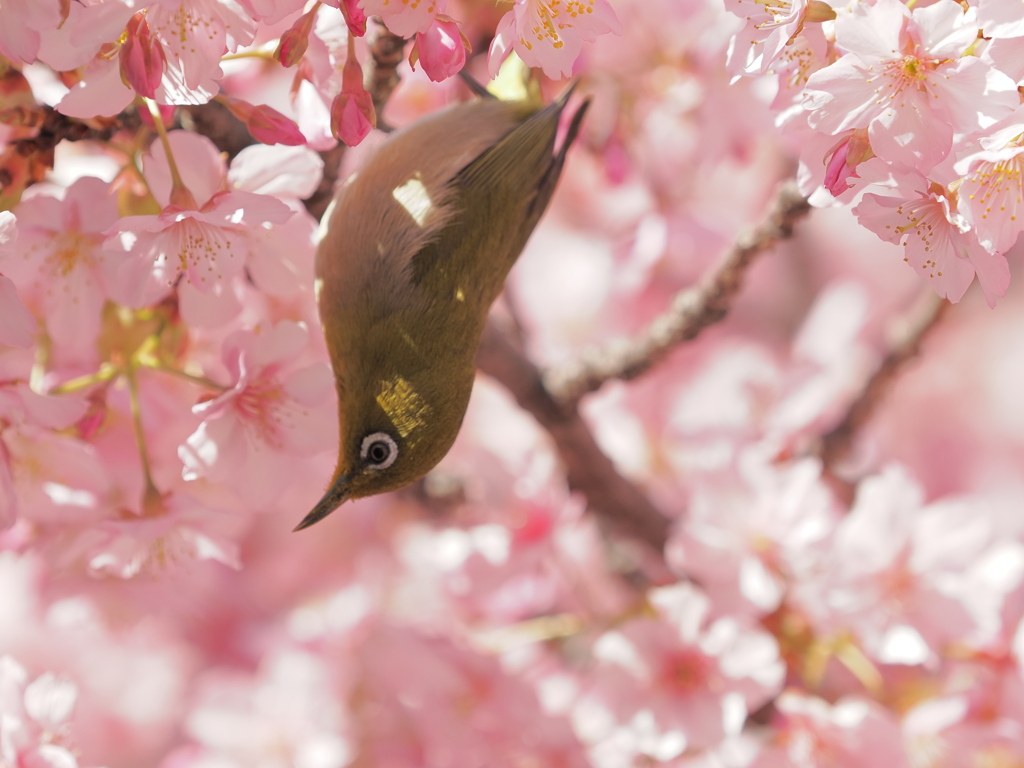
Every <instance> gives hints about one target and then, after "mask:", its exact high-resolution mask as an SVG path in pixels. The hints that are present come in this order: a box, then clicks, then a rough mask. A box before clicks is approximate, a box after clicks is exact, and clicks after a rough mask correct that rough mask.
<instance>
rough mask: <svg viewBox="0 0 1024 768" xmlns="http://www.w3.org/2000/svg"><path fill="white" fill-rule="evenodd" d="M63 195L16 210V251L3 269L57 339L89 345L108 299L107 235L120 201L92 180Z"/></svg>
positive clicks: (34, 199)
mask: <svg viewBox="0 0 1024 768" xmlns="http://www.w3.org/2000/svg"><path fill="white" fill-rule="evenodd" d="M61 192H62V197H61V198H57V197H50V196H43V195H36V196H33V197H31V198H29V199H26V200H24V201H23V202H22V203H21V205H19V206H18V207H17V209H16V213H17V216H18V224H19V227H18V230H19V236H18V242H17V249H16V250H12V251H9V252H8V254H7V256H6V257H4V258H2V259H0V265H3V267H4V269H5V272H6V273H7V275H8V276H9V277H11V278H12V279H13V280H15V282H17V283H18V284H19V285H20V286H21V288H22V295H23V296H24V297H25V298H27V299H29V301H30V303H31V304H32V305H33V306H35V307H36V308H37V314H38V315H39V316H40V317H41V318H42V319H43V320H44V323H45V326H46V329H47V331H48V333H49V334H50V335H51V336H52V337H53V338H54V340H55V341H57V342H58V343H61V344H66V345H68V346H71V347H76V346H77V347H87V346H88V345H90V344H92V343H93V341H94V340H95V338H96V334H97V333H98V332H99V328H100V311H101V308H102V306H103V302H104V301H105V300H106V299H107V298H109V297H110V289H109V288H108V286H107V280H106V277H105V274H104V268H103V267H104V263H103V262H104V255H103V250H102V245H103V241H104V235H103V233H104V232H105V230H106V229H107V228H108V227H110V226H111V225H113V223H114V222H115V221H117V202H116V200H115V199H114V196H113V195H112V194H111V193H110V185H109V184H108V183H107V182H105V181H103V180H102V179H98V178H96V177H94V176H85V177H83V178H81V179H79V180H78V181H76V182H75V183H74V184H72V185H71V186H70V187H68V188H67V190H61Z"/></svg>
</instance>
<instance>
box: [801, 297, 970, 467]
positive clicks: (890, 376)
mask: <svg viewBox="0 0 1024 768" xmlns="http://www.w3.org/2000/svg"><path fill="white" fill-rule="evenodd" d="M926 291H927V294H926V295H925V296H924V297H923V298H922V299H921V300H920V301H919V302H918V303H917V305H916V306H915V307H914V308H913V309H912V310H911V311H910V312H909V313H908V315H907V316H906V317H904V318H902V319H901V320H900V321H899V323H898V326H899V327H898V329H897V330H896V333H895V334H894V335H896V342H895V343H894V344H893V346H892V347H891V348H890V350H889V352H888V353H887V354H886V356H885V357H884V358H883V359H882V362H881V363H880V364H879V366H878V368H877V369H876V370H875V372H874V373H873V374H872V375H871V377H870V378H869V379H868V380H867V381H866V382H865V384H864V388H863V389H862V390H861V393H860V395H859V396H858V397H857V398H856V399H855V400H854V401H853V402H852V403H850V407H849V408H848V409H847V411H846V414H845V415H844V416H843V418H842V420H841V421H840V422H839V423H838V424H837V425H836V426H835V427H834V428H833V429H832V430H831V431H829V432H828V433H827V434H825V435H823V436H822V438H821V440H820V442H819V443H818V445H817V446H816V448H815V449H814V450H813V451H812V452H813V453H814V454H815V455H817V456H819V457H820V458H821V461H822V465H823V466H824V468H825V470H826V471H828V472H829V474H831V475H834V474H835V473H834V468H835V466H836V464H838V463H839V462H841V461H842V460H843V459H844V458H846V456H847V455H848V454H849V452H850V448H851V446H852V445H853V441H854V439H855V438H856V436H857V433H858V432H859V431H860V429H861V428H862V427H863V426H864V425H865V424H866V423H867V422H868V420H869V419H870V418H871V417H872V416H873V415H874V413H875V411H876V410H877V408H878V406H879V405H880V404H881V402H882V400H883V399H884V398H885V396H886V394H887V393H888V391H889V390H890V388H891V387H892V384H893V382H894V381H895V380H896V377H897V376H899V375H900V374H901V373H902V372H903V371H904V370H905V369H906V367H907V365H908V363H910V362H911V361H912V360H913V359H914V358H916V357H917V356H918V355H919V354H920V352H921V344H922V343H923V342H924V340H925V338H927V337H928V335H929V334H930V333H931V332H932V330H934V329H935V327H936V326H937V325H938V323H939V321H940V320H941V319H942V317H943V315H945V313H946V311H947V310H948V309H949V306H950V304H949V302H948V301H946V300H945V299H940V298H939V297H938V296H936V295H935V293H934V292H933V291H932V290H931V288H927V289H926Z"/></svg>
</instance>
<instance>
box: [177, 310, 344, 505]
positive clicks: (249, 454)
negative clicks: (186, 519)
mask: <svg viewBox="0 0 1024 768" xmlns="http://www.w3.org/2000/svg"><path fill="white" fill-rule="evenodd" d="M306 343H307V331H306V329H305V328H304V327H303V326H301V325H298V324H296V323H292V322H283V323H280V324H278V325H277V326H275V327H274V328H271V329H268V330H266V331H264V332H263V333H262V334H260V335H256V334H253V333H246V332H240V333H237V334H234V335H232V336H231V337H229V338H228V339H227V340H226V341H225V343H224V362H225V365H226V366H227V368H228V370H229V371H230V372H231V374H232V376H233V377H234V379H235V381H234V384H233V385H232V386H231V387H230V388H228V389H226V390H225V391H224V392H223V393H222V394H221V395H219V396H218V397H216V398H214V399H212V400H207V401H205V402H202V403H200V404H198V405H197V406H195V408H193V411H194V412H195V413H196V414H197V415H199V416H202V417H203V422H202V423H201V424H200V425H199V428H198V429H197V430H196V431H195V432H194V433H193V434H192V435H191V436H190V437H189V438H188V440H187V441H186V443H185V444H184V445H182V446H181V447H180V448H179V449H178V454H179V456H180V457H181V460H182V462H183V463H184V469H183V477H184V479H186V480H194V479H196V478H198V477H207V478H209V479H211V480H214V481H217V482H226V483H230V484H231V485H233V486H234V487H235V488H236V489H237V490H238V492H239V493H240V494H241V495H242V497H243V498H244V499H245V500H246V503H247V504H251V505H256V504H261V503H262V504H266V503H268V502H271V501H273V500H274V498H275V497H276V494H278V493H280V492H281V490H283V488H284V485H285V483H286V481H287V478H288V476H289V474H290V472H291V468H292V465H293V464H294V463H295V461H296V460H297V459H300V458H304V457H308V456H311V455H313V454H315V453H316V452H318V451H321V450H323V449H324V448H326V447H327V446H328V445H329V441H330V438H331V436H332V430H331V428H330V425H329V422H326V421H325V420H324V419H323V418H322V417H321V416H320V415H319V413H318V409H319V408H322V407H323V406H324V404H325V402H326V399H327V395H328V394H330V392H331V389H332V387H331V375H330V372H329V371H328V369H327V367H326V366H325V365H324V364H323V363H314V364H313V365H310V366H307V367H304V368H299V369H294V368H295V365H294V364H295V362H296V361H297V357H298V355H299V354H300V353H301V351H302V349H303V348H304V347H305V346H306Z"/></svg>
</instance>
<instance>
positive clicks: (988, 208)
mask: <svg viewBox="0 0 1024 768" xmlns="http://www.w3.org/2000/svg"><path fill="white" fill-rule="evenodd" d="M1022 132H1024V110H1020V109H1018V110H1017V111H1015V112H1014V113H1013V114H1012V115H1011V116H1010V117H1008V118H1007V119H1006V120H1004V121H1001V122H1000V123H998V124H997V125H995V126H993V127H992V130H991V133H990V135H988V136H986V137H984V138H982V139H981V144H982V146H983V147H984V149H982V150H981V151H979V152H976V153H974V154H972V155H968V156H967V157H964V158H963V159H962V160H960V161H959V162H958V163H957V164H956V170H957V172H958V173H961V174H963V176H964V180H963V184H962V185H961V186H960V190H959V192H960V202H961V206H962V209H963V214H964V218H965V219H966V220H967V221H969V222H970V223H971V225H972V226H973V227H974V229H975V232H976V233H977V234H976V236H977V238H978V240H979V241H980V243H981V245H982V246H984V247H985V249H986V250H988V251H989V252H991V253H994V254H1003V253H1006V251H1008V250H1010V248H1011V247H1012V246H1013V244H1014V243H1015V242H1016V241H1017V237H1018V236H1019V235H1020V233H1021V230H1022V229H1024V205H1022V203H1021V195H1022V190H1024V181H1022V171H1024V144H1022V143H1021V133H1022ZM1007 282H1009V278H1007Z"/></svg>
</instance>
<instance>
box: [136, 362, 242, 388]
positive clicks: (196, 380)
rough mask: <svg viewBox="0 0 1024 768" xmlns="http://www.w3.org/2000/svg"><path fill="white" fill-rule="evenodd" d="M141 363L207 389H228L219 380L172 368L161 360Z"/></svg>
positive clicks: (153, 369)
mask: <svg viewBox="0 0 1024 768" xmlns="http://www.w3.org/2000/svg"><path fill="white" fill-rule="evenodd" d="M141 365H142V366H144V367H146V368H149V369H150V370H152V371H160V372H161V373H169V374H171V375H172V376H177V377H178V378H179V379H184V380H185V381H189V382H191V383H193V384H196V385H197V386H200V387H204V388H205V389H212V390H213V391H214V392H223V391H224V390H225V389H227V388H226V387H224V386H222V385H221V384H218V383H217V382H215V381H213V380H212V379H208V378H206V377H205V376H196V375H195V374H192V373H186V372H185V371H182V370H179V369H177V368H172V367H171V366H169V365H164V364H163V363H161V362H159V361H152V362H150V361H143V362H142V363H141Z"/></svg>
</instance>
